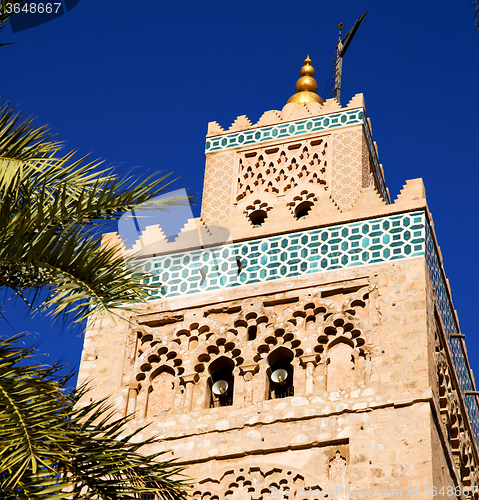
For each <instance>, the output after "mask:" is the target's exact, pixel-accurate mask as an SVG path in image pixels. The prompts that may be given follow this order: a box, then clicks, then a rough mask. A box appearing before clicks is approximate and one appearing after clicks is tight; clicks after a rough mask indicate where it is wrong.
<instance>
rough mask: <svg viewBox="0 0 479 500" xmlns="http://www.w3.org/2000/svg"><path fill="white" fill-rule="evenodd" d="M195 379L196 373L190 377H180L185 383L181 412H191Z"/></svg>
mask: <svg viewBox="0 0 479 500" xmlns="http://www.w3.org/2000/svg"><path fill="white" fill-rule="evenodd" d="M196 377H197V374H196V373H193V374H190V375H184V376H183V377H181V378H182V379H183V381H184V383H185V399H184V405H183V411H185V412H186V411H191V407H192V405H193V393H194V387H195V379H196Z"/></svg>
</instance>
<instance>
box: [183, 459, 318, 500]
mask: <svg viewBox="0 0 479 500" xmlns="http://www.w3.org/2000/svg"><path fill="white" fill-rule="evenodd" d="M288 491H289V492H290V493H291V494H292V495H291V498H298V499H299V498H301V499H302V498H307V499H308V500H324V498H327V497H328V493H326V491H327V489H326V491H323V489H322V488H321V487H320V486H319V485H318V481H317V480H316V479H314V478H309V477H306V476H305V475H304V474H303V473H301V472H299V471H297V470H296V469H294V468H292V467H291V468H289V467H288V468H284V467H281V466H277V465H269V464H261V465H259V466H250V467H244V468H242V467H237V468H231V467H229V468H224V469H222V470H221V471H217V472H215V473H213V474H211V475H210V476H209V477H207V478H204V479H201V480H200V481H198V483H197V485H196V486H195V487H194V489H193V494H192V497H193V500H214V499H218V500H219V499H221V500H223V499H227V500H233V499H235V500H236V499H254V500H267V499H268V500H269V499H272V498H282V497H285V496H287V492H288ZM295 492H296V493H295ZM301 492H303V496H300V495H298V493H299V494H300V493H301Z"/></svg>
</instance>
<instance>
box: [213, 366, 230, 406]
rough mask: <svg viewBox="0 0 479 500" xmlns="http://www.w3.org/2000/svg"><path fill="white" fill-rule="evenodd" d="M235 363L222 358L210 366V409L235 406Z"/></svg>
mask: <svg viewBox="0 0 479 500" xmlns="http://www.w3.org/2000/svg"><path fill="white" fill-rule="evenodd" d="M233 368H234V363H233V361H232V360H231V359H229V358H225V357H221V358H218V359H217V360H216V361H214V362H213V363H212V365H211V366H210V369H209V371H210V374H211V378H210V380H209V384H210V408H217V407H218V406H232V405H233V389H234V376H233Z"/></svg>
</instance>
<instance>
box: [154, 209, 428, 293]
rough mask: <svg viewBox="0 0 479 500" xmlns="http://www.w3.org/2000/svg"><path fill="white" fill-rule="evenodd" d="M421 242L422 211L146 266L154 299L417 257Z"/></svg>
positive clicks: (185, 254)
mask: <svg viewBox="0 0 479 500" xmlns="http://www.w3.org/2000/svg"><path fill="white" fill-rule="evenodd" d="M424 241H425V215H424V213H423V212H413V213H408V214H401V215H394V216H389V217H381V218H377V219H371V220H367V221H361V222H353V223H350V224H341V225H336V226H331V227H327V228H321V229H312V230H309V231H301V232H297V233H290V234H285V235H281V236H273V237H269V238H261V239H258V240H251V241H247V242H244V243H230V244H225V245H222V246H219V247H212V248H208V249H198V250H190V251H187V252H181V253H176V254H170V255H162V256H158V257H154V258H151V259H148V260H147V261H146V262H145V265H144V270H145V271H147V272H149V273H150V274H152V278H151V279H150V282H149V283H150V284H155V283H158V285H159V286H158V292H157V293H156V295H155V297H157V298H161V297H175V296H179V295H189V294H195V293H201V292H208V291H213V290H220V289H225V288H230V287H237V286H243V285H249V284H253V283H262V282H265V281H272V280H277V279H284V278H291V277H294V276H304V275H307V274H313V273H321V272H324V271H330V270H333V269H342V268H345V267H354V266H361V265H365V264H374V263H376V262H386V261H392V260H397V259H405V258H408V257H418V256H422V255H424ZM237 259H239V260H240V261H241V264H242V267H243V270H242V272H241V273H239V274H238V265H237ZM200 270H201V272H200Z"/></svg>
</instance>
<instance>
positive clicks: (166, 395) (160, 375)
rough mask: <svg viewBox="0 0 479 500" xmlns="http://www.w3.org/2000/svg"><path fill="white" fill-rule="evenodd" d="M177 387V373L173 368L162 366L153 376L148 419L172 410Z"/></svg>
mask: <svg viewBox="0 0 479 500" xmlns="http://www.w3.org/2000/svg"><path fill="white" fill-rule="evenodd" d="M175 386H176V385H175V373H174V371H173V369H172V368H171V367H169V366H160V367H159V368H157V369H156V370H155V371H154V372H153V373H152V374H151V376H150V388H149V392H148V402H147V408H146V416H147V418H153V417H156V416H158V415H160V414H162V413H164V412H166V411H168V410H169V409H170V408H172V406H173V400H174V397H175Z"/></svg>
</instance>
